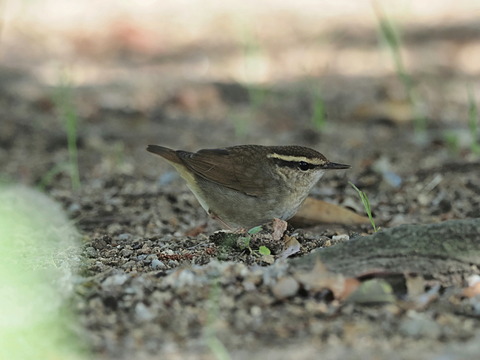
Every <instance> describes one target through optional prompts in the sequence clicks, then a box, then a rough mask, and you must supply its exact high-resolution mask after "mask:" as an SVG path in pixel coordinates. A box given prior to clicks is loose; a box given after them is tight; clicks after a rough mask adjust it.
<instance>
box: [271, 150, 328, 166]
mask: <svg viewBox="0 0 480 360" xmlns="http://www.w3.org/2000/svg"><path fill="white" fill-rule="evenodd" d="M267 157H269V158H274V159H279V160H283V161H289V162H299V161H304V162H306V163H308V164H313V165H322V164H324V163H325V161H322V160H321V159H311V158H307V157H305V156H295V155H281V154H277V153H273V154H268V155H267Z"/></svg>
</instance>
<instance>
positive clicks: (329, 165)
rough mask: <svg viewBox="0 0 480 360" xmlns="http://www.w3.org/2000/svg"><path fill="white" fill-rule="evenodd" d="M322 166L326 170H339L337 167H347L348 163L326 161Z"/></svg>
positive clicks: (348, 166)
mask: <svg viewBox="0 0 480 360" xmlns="http://www.w3.org/2000/svg"><path fill="white" fill-rule="evenodd" d="M322 167H323V168H324V169H326V170H339V169H349V168H350V165H346V164H337V163H334V162H328V163H326V164H325V165H323V166H322Z"/></svg>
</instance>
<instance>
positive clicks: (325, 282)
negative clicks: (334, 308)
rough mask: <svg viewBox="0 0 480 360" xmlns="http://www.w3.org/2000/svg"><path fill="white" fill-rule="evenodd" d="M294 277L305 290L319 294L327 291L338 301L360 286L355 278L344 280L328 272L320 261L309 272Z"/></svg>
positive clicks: (340, 275) (337, 274)
mask: <svg viewBox="0 0 480 360" xmlns="http://www.w3.org/2000/svg"><path fill="white" fill-rule="evenodd" d="M294 277H295V279H296V280H297V281H298V282H299V283H300V284H302V286H303V287H304V288H305V290H307V291H311V292H320V291H321V290H324V289H328V290H330V291H331V292H332V294H333V296H334V298H335V299H338V300H343V299H346V298H347V297H348V296H349V295H350V294H351V293H352V292H354V291H355V290H356V289H357V288H358V286H359V284H360V282H359V281H358V280H357V279H355V278H346V277H345V276H343V275H342V274H339V273H333V272H330V271H328V269H327V268H326V267H325V265H324V264H323V263H322V262H321V261H320V260H317V262H316V263H315V266H314V267H313V269H312V270H311V271H309V272H302V273H298V274H294Z"/></svg>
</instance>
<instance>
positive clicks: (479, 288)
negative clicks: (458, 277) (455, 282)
mask: <svg viewBox="0 0 480 360" xmlns="http://www.w3.org/2000/svg"><path fill="white" fill-rule="evenodd" d="M467 280H468V285H469V286H468V287H466V288H464V289H463V291H462V295H463V296H466V297H468V298H473V297H475V296H477V295H480V276H479V275H472V276H470V277H469V278H468V279H467Z"/></svg>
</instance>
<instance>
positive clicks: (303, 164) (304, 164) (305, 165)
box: [298, 161, 311, 171]
mask: <svg viewBox="0 0 480 360" xmlns="http://www.w3.org/2000/svg"><path fill="white" fill-rule="evenodd" d="M298 168H299V169H300V170H302V171H307V170H308V169H310V168H311V166H310V164H309V163H307V162H305V161H299V162H298Z"/></svg>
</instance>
